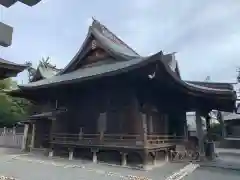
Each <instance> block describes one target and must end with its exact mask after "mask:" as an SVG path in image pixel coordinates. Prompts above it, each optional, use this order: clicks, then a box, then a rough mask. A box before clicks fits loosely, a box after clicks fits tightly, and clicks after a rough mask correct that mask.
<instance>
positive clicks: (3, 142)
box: [0, 133, 23, 148]
mask: <svg viewBox="0 0 240 180" xmlns="http://www.w3.org/2000/svg"><path fill="white" fill-rule="evenodd" d="M22 141H23V134H21V133H20V134H6V135H1V136H0V147H7V148H21V146H22Z"/></svg>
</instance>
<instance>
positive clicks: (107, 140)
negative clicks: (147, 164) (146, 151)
mask: <svg viewBox="0 0 240 180" xmlns="http://www.w3.org/2000/svg"><path fill="white" fill-rule="evenodd" d="M49 140H50V142H53V143H62V144H76V145H77V144H79V145H83V144H86V145H103V144H104V145H116V146H117V145H129V146H131V145H134V146H143V145H145V146H151V145H157V144H163V143H169V144H170V143H172V144H175V143H179V142H182V141H183V140H184V137H183V136H172V135H147V136H146V138H144V137H143V136H141V135H136V134H104V135H103V134H67V133H55V134H51V135H50V139H49Z"/></svg>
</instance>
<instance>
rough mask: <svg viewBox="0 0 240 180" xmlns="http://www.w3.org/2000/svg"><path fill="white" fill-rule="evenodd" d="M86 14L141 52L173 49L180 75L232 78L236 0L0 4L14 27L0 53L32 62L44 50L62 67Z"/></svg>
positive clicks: (239, 5) (238, 26)
mask: <svg viewBox="0 0 240 180" xmlns="http://www.w3.org/2000/svg"><path fill="white" fill-rule="evenodd" d="M93 4H94V5H93ZM92 16H93V17H95V18H97V19H99V20H100V21H101V22H102V23H104V24H105V25H107V26H108V28H109V29H111V30H112V31H113V32H114V33H116V34H117V35H118V36H120V37H121V38H122V39H123V40H124V41H126V43H128V44H129V45H130V46H132V47H133V48H134V49H136V50H137V51H138V52H139V53H140V54H142V55H149V54H152V53H155V52H157V51H160V50H164V51H165V52H175V51H176V52H177V59H178V60H179V64H180V69H181V75H182V77H183V78H184V79H188V80H204V79H205V77H206V76H211V79H212V80H214V81H235V75H236V66H238V64H239V63H238V61H239V60H238V57H239V55H240V52H239V51H238V50H239V48H238V47H239V45H240V41H239V40H240V23H238V22H239V20H238V19H239V16H240V2H238V1H234V0H229V1H226V0H212V1H209V0H194V1H193V0H181V1H176V0H161V1H159V0H150V1H149V0H131V1H129V0H122V1H110V0H103V1H97V0H94V1H91V2H90V1H84V2H82V1H79V0H71V4H68V3H67V1H63V0H51V1H50V0H48V1H46V0H45V1H44V0H43V1H42V2H41V3H39V4H38V5H36V6H35V7H32V8H29V7H27V6H24V5H22V4H20V3H19V4H16V5H14V6H13V7H11V8H9V9H4V10H3V17H2V20H3V21H4V22H5V23H8V24H10V25H12V26H14V28H15V29H14V36H13V45H12V46H11V47H10V48H1V49H0V55H2V56H3V57H4V58H6V59H9V60H12V61H15V62H18V63H23V62H24V61H27V60H28V61H29V60H31V61H33V62H34V64H37V62H38V60H39V59H41V57H42V56H50V57H52V61H53V63H54V64H56V65H57V66H58V67H61V68H62V67H64V66H65V65H66V64H67V63H68V62H69V61H70V60H71V58H72V57H73V56H74V54H75V53H76V52H77V50H78V48H79V47H80V46H81V43H82V42H83V40H84V38H85V35H86V33H87V30H88V25H89V19H90V18H91V17H92ZM223 72H224V73H223ZM24 78H25V79H26V77H25V76H23V75H20V76H19V77H18V79H19V80H22V79H24Z"/></svg>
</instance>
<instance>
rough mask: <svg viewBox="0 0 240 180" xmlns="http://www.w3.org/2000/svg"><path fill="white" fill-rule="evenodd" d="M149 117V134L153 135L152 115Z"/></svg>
mask: <svg viewBox="0 0 240 180" xmlns="http://www.w3.org/2000/svg"><path fill="white" fill-rule="evenodd" d="M147 116H149V117H148V118H147V119H148V132H149V134H152V133H153V118H152V116H151V115H149V114H148V115H147Z"/></svg>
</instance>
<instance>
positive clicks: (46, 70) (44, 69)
mask: <svg viewBox="0 0 240 180" xmlns="http://www.w3.org/2000/svg"><path fill="white" fill-rule="evenodd" d="M34 71H35V72H34V74H32V78H31V82H34V81H36V80H42V79H47V78H51V77H52V76H55V75H56V74H57V73H58V72H60V69H57V68H56V67H55V66H53V65H51V64H50V63H48V62H44V61H40V62H39V65H38V67H37V69H34Z"/></svg>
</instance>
